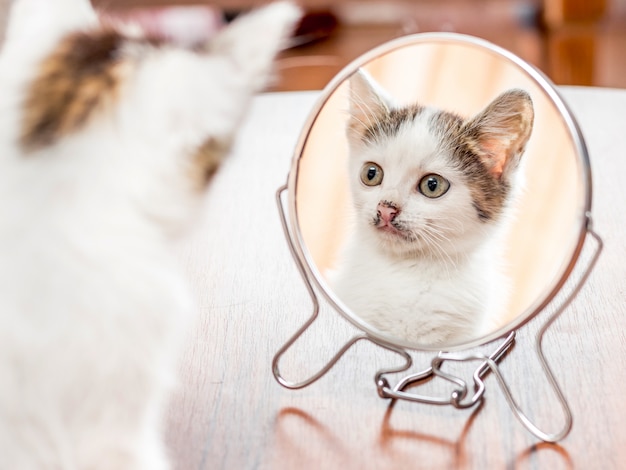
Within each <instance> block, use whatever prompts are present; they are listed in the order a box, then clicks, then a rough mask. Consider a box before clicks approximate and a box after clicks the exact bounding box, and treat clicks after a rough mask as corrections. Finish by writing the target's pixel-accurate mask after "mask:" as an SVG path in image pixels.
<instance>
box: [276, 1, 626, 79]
mask: <svg viewBox="0 0 626 470" xmlns="http://www.w3.org/2000/svg"><path fill="white" fill-rule="evenodd" d="M472 15H473V17H472ZM469 16H470V18H464V19H463V20H457V22H456V24H455V23H454V22H443V20H439V21H437V20H436V19H433V20H431V21H430V22H428V21H426V22H425V24H424V23H423V26H422V25H420V24H417V23H416V22H415V21H406V22H399V23H396V24H352V25H350V24H348V25H339V26H338V27H337V28H336V29H335V30H334V32H333V33H332V34H331V35H330V36H329V37H327V38H325V39H323V40H320V41H318V42H313V43H310V44H305V45H302V46H300V47H296V48H293V49H290V50H288V51H286V52H285V53H283V54H282V56H281V58H280V60H279V69H280V72H281V73H280V81H279V82H278V83H277V84H276V86H275V89H276V90H280V91H287V90H315V89H321V88H323V87H324V85H325V84H326V83H327V82H328V80H329V79H330V78H332V77H333V76H334V75H335V74H336V73H337V72H338V71H339V70H341V69H342V68H343V67H344V66H345V65H347V64H348V63H350V62H351V61H352V60H353V59H355V58H357V57H358V56H359V55H361V54H362V53H364V52H366V51H367V50H369V49H372V48H373V47H375V46H378V45H380V44H382V43H384V42H386V41H389V40H391V39H394V38H396V37H399V36H401V35H404V34H411V33H416V32H427V31H441V30H446V31H455V32H459V33H465V34H471V35H474V36H478V37H481V38H483V39H486V40H488V41H490V42H493V43H494V44H497V45H499V46H502V47H504V48H506V49H508V50H510V51H511V52H513V53H514V54H516V55H518V56H520V57H521V58H523V59H524V60H526V61H527V62H529V63H531V64H533V65H534V66H536V67H538V68H539V69H540V70H542V71H543V72H544V73H546V74H547V75H548V76H549V77H550V78H551V79H552V81H554V82H555V83H556V84H557V85H581V86H601V87H613V88H626V55H625V51H626V22H624V21H615V20H610V21H604V22H603V23H602V24H599V25H596V26H580V25H578V26H575V27H571V28H564V29H562V30H558V31H557V30H549V29H548V28H543V27H540V26H538V24H532V22H531V24H528V23H529V22H528V21H526V24H524V21H522V20H521V19H519V18H514V17H512V16H511V15H506V14H505V13H503V14H501V15H500V17H495V18H494V17H488V18H486V19H485V20H484V21H482V20H481V19H480V18H479V17H478V16H477V15H476V13H471V14H470V15H469Z"/></svg>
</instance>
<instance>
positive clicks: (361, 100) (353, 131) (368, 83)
mask: <svg viewBox="0 0 626 470" xmlns="http://www.w3.org/2000/svg"><path fill="white" fill-rule="evenodd" d="M349 106H350V107H349V113H350V116H349V119H348V127H347V133H348V138H350V139H357V140H358V139H361V138H362V137H363V135H364V133H365V131H366V130H367V129H369V128H370V127H372V126H374V125H376V122H377V121H378V120H379V119H380V118H381V117H382V116H385V115H386V114H388V113H389V111H390V110H391V109H392V108H394V107H395V103H394V101H393V98H392V97H391V96H390V95H389V94H388V93H387V92H386V91H385V90H384V89H383V88H382V87H381V86H380V85H379V84H378V83H377V82H376V81H375V80H374V79H373V78H372V77H371V76H370V75H369V74H368V73H367V72H366V71H365V70H363V69H359V70H357V71H356V72H355V73H354V74H353V75H352V76H351V77H350V95H349Z"/></svg>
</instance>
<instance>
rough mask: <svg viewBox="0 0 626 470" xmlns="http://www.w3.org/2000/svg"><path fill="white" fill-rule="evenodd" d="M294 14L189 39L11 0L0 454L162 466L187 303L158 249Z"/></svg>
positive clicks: (42, 464)
mask: <svg viewBox="0 0 626 470" xmlns="http://www.w3.org/2000/svg"><path fill="white" fill-rule="evenodd" d="M298 17H299V11H298V9H297V8H296V7H294V6H293V5H291V4H288V3H278V4H274V5H270V6H268V7H265V8H263V9H260V10H259V11H257V12H254V13H251V14H250V15H248V16H245V17H243V18H240V19H237V20H236V21H235V22H234V23H233V24H231V25H229V26H228V27H226V28H225V29H224V30H223V31H222V32H220V33H219V34H218V35H217V36H216V37H214V38H213V39H212V40H211V41H210V42H208V43H206V44H199V45H197V47H195V48H194V49H193V50H191V49H183V48H179V47H175V46H174V45H171V44H165V43H163V42H162V41H160V40H158V39H154V38H148V37H145V36H144V35H142V34H141V32H140V30H139V29H138V27H135V26H129V25H125V26H124V27H123V28H121V29H123V30H125V31H126V33H124V32H122V31H121V29H120V28H118V27H116V26H115V25H112V24H109V25H103V24H101V22H100V20H99V18H98V15H97V14H96V13H95V12H94V11H93V9H92V8H91V6H90V4H89V1H88V0H20V1H18V2H17V3H16V5H15V7H14V8H13V11H12V16H11V20H10V24H9V29H8V32H7V38H6V43H5V45H4V49H3V51H2V55H1V56H0V90H1V93H0V467H1V468H3V469H4V468H6V469H15V470H17V469H19V470H30V469H47V468H50V469H131V468H132V469H150V470H159V469H165V468H168V467H169V464H168V461H167V457H166V455H165V454H166V452H165V451H164V447H163V443H162V436H161V427H162V423H161V421H162V417H163V416H162V415H163V411H164V410H163V405H164V404H165V399H166V397H167V392H168V390H169V389H170V388H171V386H172V385H173V383H174V382H175V370H176V361H177V351H178V349H179V346H181V342H182V339H183V336H182V335H183V334H184V332H185V327H186V326H187V325H188V324H189V322H190V318H191V316H190V315H191V313H192V312H193V309H194V307H193V301H192V298H191V296H190V292H189V289H188V287H187V285H186V283H185V281H184V276H182V275H181V272H180V270H179V268H178V266H177V263H176V259H175V257H174V256H173V255H172V253H171V245H172V242H173V241H174V239H175V238H176V237H178V236H179V235H181V234H182V233H184V230H185V229H186V228H188V227H189V226H190V225H191V223H192V222H193V220H194V218H195V217H197V216H198V215H199V213H198V209H199V206H200V202H201V199H202V194H203V189H204V188H205V187H206V184H207V182H208V179H209V177H210V175H211V174H212V173H213V172H214V171H215V170H216V168H217V166H218V165H219V163H220V161H221V159H222V157H223V155H224V154H225V153H226V151H227V149H228V146H229V143H230V142H231V141H232V139H233V137H234V135H235V133H236V131H237V128H238V125H239V123H240V121H241V120H242V118H243V117H244V114H245V110H246V108H247V106H248V104H249V102H250V99H251V96H252V94H253V93H254V92H255V91H258V90H259V89H261V88H262V87H263V86H264V85H265V84H266V82H267V80H268V78H269V74H270V70H271V62H272V60H273V58H274V56H275V54H276V53H277V52H278V51H279V50H280V48H281V47H282V46H283V45H284V41H285V40H286V39H287V37H288V35H289V33H290V32H291V29H292V28H293V26H294V24H295V22H296V21H297V19H298Z"/></svg>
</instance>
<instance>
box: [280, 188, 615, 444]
mask: <svg viewBox="0 0 626 470" xmlns="http://www.w3.org/2000/svg"><path fill="white" fill-rule="evenodd" d="M286 190H287V185H284V186H282V187H280V188H279V189H278V191H277V192H276V202H277V205H278V209H279V214H280V220H281V224H282V227H283V231H284V233H285V237H286V239H287V245H288V247H289V250H290V252H291V255H292V257H293V259H294V261H295V263H296V266H297V268H298V271H299V272H300V275H301V276H302V279H303V281H304V284H305V286H306V288H307V291H308V292H309V295H310V297H311V300H312V302H313V313H312V315H311V316H310V317H309V318H308V320H307V321H306V322H305V323H304V324H303V325H302V326H301V327H300V328H299V329H298V330H297V331H296V332H295V334H294V335H293V336H291V337H290V338H289V339H288V340H287V342H286V343H285V344H284V345H283V346H282V347H281V348H280V349H279V350H278V352H277V353H276V354H275V356H274V358H273V361H272V373H273V375H274V378H275V379H276V381H277V382H278V383H279V384H280V385H282V386H283V387H285V388H288V389H292V390H295V389H301V388H304V387H307V386H309V385H311V384H312V383H314V382H316V381H317V380H319V379H320V378H321V377H323V376H324V375H325V374H326V373H327V372H328V371H329V370H330V369H331V368H332V367H333V366H334V365H335V364H336V363H337V361H338V360H339V359H340V358H341V357H342V356H343V354H344V353H345V352H346V351H347V350H348V349H350V348H351V347H352V346H353V345H354V344H356V343H357V342H359V341H361V340H368V341H370V342H372V343H374V344H376V345H378V346H380V347H382V348H384V349H387V350H389V351H391V352H395V353H397V354H399V355H400V356H402V357H403V358H404V360H405V362H404V364H402V365H401V366H397V367H394V368H388V369H382V370H379V371H378V372H377V373H376V375H375V383H376V388H377V391H378V395H379V396H380V397H381V398H386V399H392V400H407V401H411V402H418V403H426V404H431V405H451V406H453V407H455V408H458V409H465V408H470V407H473V406H475V405H477V404H478V403H480V402H481V401H482V399H483V396H484V393H485V390H486V387H485V383H484V381H483V379H484V377H485V375H486V374H487V373H492V374H493V375H494V376H495V377H496V380H497V382H498V384H499V386H500V388H501V390H502V393H503V394H504V397H505V399H506V401H507V403H508V405H509V407H510V408H511V411H512V413H513V414H514V416H515V417H516V418H517V420H518V421H519V422H520V423H521V424H522V425H523V426H524V427H525V428H526V429H527V430H528V431H529V432H530V433H531V434H533V435H534V436H535V437H537V438H538V439H540V440H542V441H545V442H557V441H560V440H561V439H563V438H564V437H565V436H567V434H568V433H569V431H570V430H571V427H572V414H571V411H570V407H569V405H568V403H567V400H566V398H565V396H564V394H563V392H562V390H561V388H560V386H559V384H558V383H557V381H556V378H555V376H554V374H553V372H552V369H551V368H550V366H549V365H548V362H547V360H546V357H545V354H544V352H543V338H544V335H545V333H546V331H547V330H548V329H549V328H550V326H551V325H552V324H553V323H554V321H555V320H556V319H557V318H558V317H559V316H560V315H561V313H562V312H563V311H564V310H565V309H566V308H567V307H568V306H569V305H570V303H571V302H572V300H573V299H574V298H575V297H576V295H577V294H578V292H579V291H580V289H581V288H582V286H583V285H584V283H585V281H586V280H587V278H588V277H589V274H590V273H591V271H592V269H593V267H594V265H595V264H596V262H597V260H598V258H599V256H600V253H601V252H602V247H603V243H602V239H601V238H600V236H599V235H598V234H597V233H596V232H595V231H594V230H593V228H592V218H591V214H590V213H587V214H586V234H587V235H589V237H591V239H592V240H593V242H594V243H595V246H594V248H593V253H592V254H591V255H590V257H589V259H588V260H587V262H586V266H585V267H584V268H583V270H582V272H581V274H580V275H579V277H578V279H576V280H575V281H574V282H573V286H572V288H571V290H570V292H569V293H568V294H567V295H566V296H565V297H564V298H563V299H562V301H561V302H560V304H559V305H558V306H557V307H556V308H555V310H554V312H553V313H552V314H551V315H550V316H549V318H548V319H547V320H546V322H545V323H544V324H543V325H542V326H541V327H540V328H539V331H538V332H537V334H536V336H535V338H534V347H535V352H536V354H537V357H538V358H539V361H540V364H541V367H542V368H543V371H544V373H545V375H546V378H547V380H548V383H549V385H550V386H551V387H552V389H553V391H554V393H555V395H556V397H557V399H558V401H559V403H560V405H561V408H562V411H563V414H564V416H565V423H564V425H563V426H562V428H561V429H560V430H559V431H557V432H554V433H547V432H545V431H542V430H541V429H539V428H538V427H537V426H536V425H535V424H534V423H533V422H532V420H530V419H529V418H528V416H527V415H526V414H525V413H524V412H523V411H522V410H521V408H520V406H519V405H518V404H517V402H516V401H515V398H514V397H513V395H512V393H511V389H510V387H509V385H508V384H507V382H506V380H505V379H504V377H503V376H502V373H501V372H500V366H499V365H498V362H499V361H500V360H501V359H502V358H503V357H504V355H505V354H506V353H507V351H509V349H510V348H511V346H512V345H513V344H514V342H515V331H511V332H510V333H508V335H507V336H506V338H505V339H504V340H503V342H502V343H501V344H500V345H499V346H498V347H497V348H496V349H495V350H494V351H493V352H492V353H491V354H490V355H486V354H482V353H458V352H455V353H450V352H443V351H441V352H439V353H438V354H437V355H436V356H435V357H434V358H433V359H432V360H431V365H430V367H428V368H427V369H425V370H423V371H421V372H418V373H412V374H410V375H407V376H405V377H404V378H402V379H401V380H400V381H399V382H398V383H397V384H396V385H395V386H394V387H393V388H392V387H391V385H390V384H389V381H388V380H387V378H385V377H384V376H385V375H387V374H394V373H402V372H405V371H407V370H408V369H409V368H410V367H411V366H412V365H413V359H412V357H411V355H410V354H409V352H408V351H407V350H406V349H404V348H402V347H398V346H394V345H391V344H388V343H386V342H384V341H380V340H379V339H376V338H373V337H371V336H370V335H368V334H366V333H360V334H357V335H355V336H353V337H352V338H350V339H349V340H348V341H347V342H346V343H345V344H344V345H343V346H342V347H341V348H340V349H339V351H338V352H337V353H336V354H335V355H334V356H333V357H332V358H331V359H330V360H329V361H328V362H327V363H326V365H324V366H323V367H322V368H321V369H320V370H319V371H317V372H316V373H315V374H313V375H311V376H310V377H309V378H307V379H305V380H303V381H301V382H291V381H289V380H287V379H285V378H284V377H283V375H282V374H281V372H280V367H279V363H280V360H281V358H282V356H283V354H284V353H285V352H286V351H288V350H289V349H290V348H291V346H292V345H293V344H294V343H295V342H296V341H297V340H298V338H300V336H301V335H302V334H303V333H304V332H305V331H306V330H307V329H308V328H309V327H310V326H311V325H312V324H313V322H315V320H316V319H317V317H318V315H319V300H318V298H317V295H316V292H315V290H314V288H313V285H312V283H311V281H310V279H309V276H308V275H307V272H306V269H305V267H304V264H303V261H302V259H303V255H302V253H300V252H299V251H298V250H299V249H298V247H297V246H296V244H295V243H294V239H293V234H292V232H291V230H290V228H289V224H288V220H287V214H286V212H285V206H284V201H283V197H282V195H283V193H284V192H285V191H286ZM581 251H582V248H581ZM579 262H580V261H579ZM544 308H545V306H544ZM446 362H465V363H469V362H480V365H479V366H478V367H477V368H476V369H475V371H474V373H473V375H472V378H473V395H472V396H471V397H469V398H468V392H469V388H470V387H469V386H468V383H467V381H465V380H463V379H461V378H459V377H457V376H455V375H452V374H450V373H448V372H444V371H443V370H442V366H443V364H444V363H446ZM436 377H439V378H442V379H444V380H446V381H448V382H451V383H453V384H454V385H455V386H456V387H455V388H454V390H453V391H452V392H451V393H450V395H449V396H448V397H432V396H425V395H419V394H416V393H413V392H407V391H406V389H407V388H408V387H409V386H412V387H414V386H419V385H420V384H422V383H424V382H426V381H427V380H430V379H432V378H436Z"/></svg>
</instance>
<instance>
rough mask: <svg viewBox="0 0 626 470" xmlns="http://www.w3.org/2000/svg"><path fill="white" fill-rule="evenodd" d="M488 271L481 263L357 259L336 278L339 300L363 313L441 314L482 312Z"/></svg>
mask: <svg viewBox="0 0 626 470" xmlns="http://www.w3.org/2000/svg"><path fill="white" fill-rule="evenodd" d="M491 277H492V276H491V274H490V267H489V264H488V263H481V262H479V260H463V261H462V262H461V261H456V262H453V261H449V260H447V261H433V260H430V259H424V260H390V259H388V258H386V257H384V256H377V255H376V254H365V253H361V254H360V255H359V256H354V257H352V259H351V260H350V262H349V263H346V265H344V266H343V267H342V269H341V270H340V272H339V273H338V276H337V282H336V283H335V286H336V288H337V294H338V296H339V298H340V299H342V300H343V301H344V302H345V303H346V304H347V305H349V306H350V307H351V308H353V309H355V310H362V311H365V310H367V311H372V310H381V311H383V310H384V311H397V312H404V311H411V312H413V311H415V310H416V309H417V310H421V311H431V312H433V311H444V312H457V313H458V314H463V312H470V311H476V310H477V309H480V306H481V304H482V303H483V300H484V298H485V294H486V292H487V291H488V289H490V284H491V282H490V278H491Z"/></svg>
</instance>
